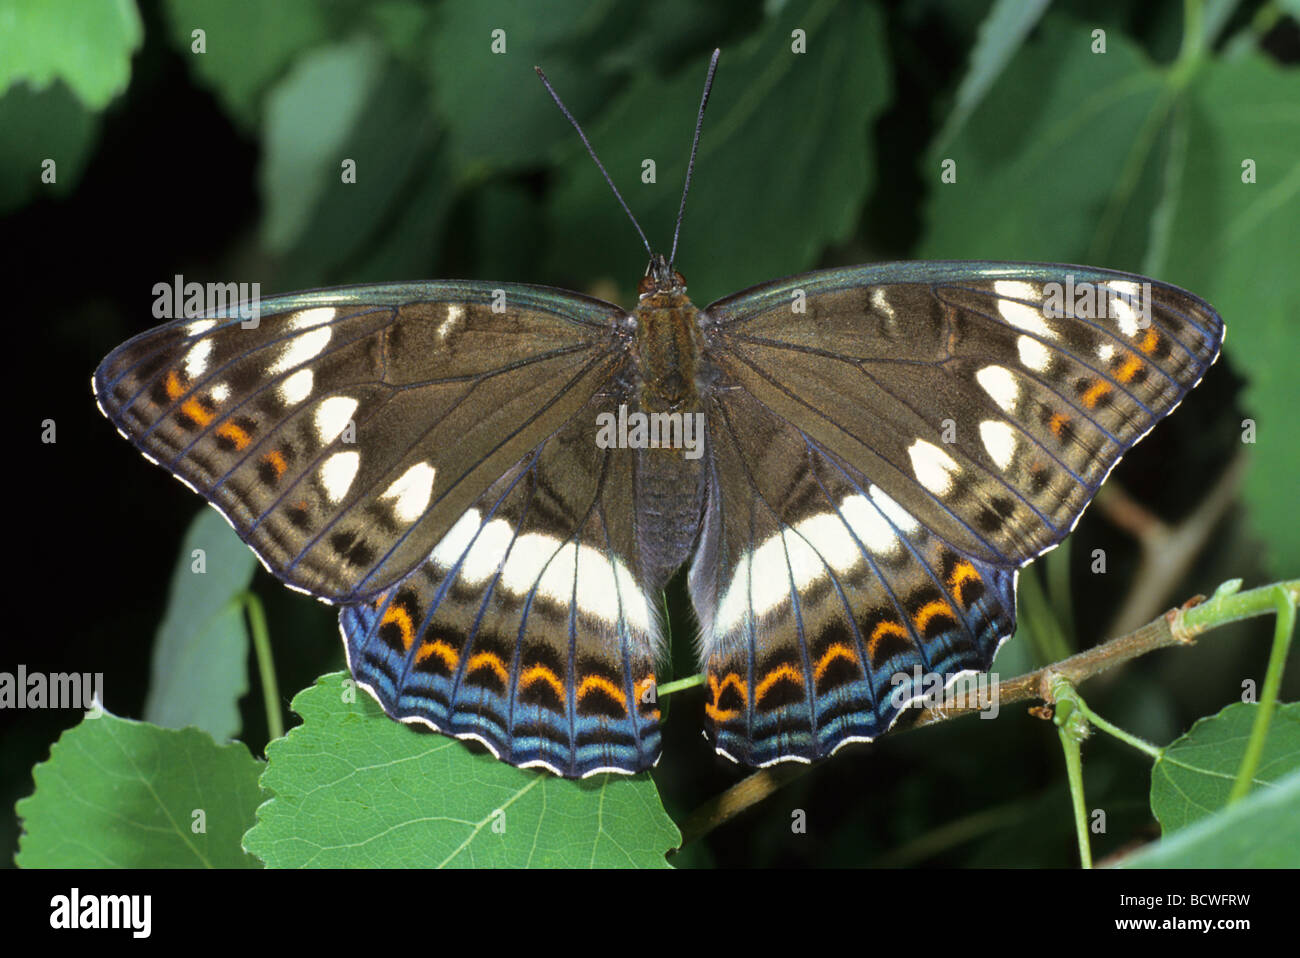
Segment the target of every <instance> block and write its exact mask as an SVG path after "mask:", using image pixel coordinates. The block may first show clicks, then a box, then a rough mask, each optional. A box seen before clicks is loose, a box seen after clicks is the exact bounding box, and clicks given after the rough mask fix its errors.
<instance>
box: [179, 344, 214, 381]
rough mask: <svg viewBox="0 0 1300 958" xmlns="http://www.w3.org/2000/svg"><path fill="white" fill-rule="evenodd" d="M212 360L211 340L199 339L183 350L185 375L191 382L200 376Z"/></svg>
mask: <svg viewBox="0 0 1300 958" xmlns="http://www.w3.org/2000/svg"><path fill="white" fill-rule="evenodd" d="M211 360H212V340H211V339H200V340H199V341H198V342H197V343H195V344H194V345H193V346H191V347H190V348H189V349H187V350H186V351H185V359H184V360H183V362H184V363H185V376H186V378H187V379H189V380H190V381H191V382H193V381H194V380H196V379H198V378H199V377H200V376H202V375H203V374H204V373H205V372H206V371H207V369H208V363H209V362H211Z"/></svg>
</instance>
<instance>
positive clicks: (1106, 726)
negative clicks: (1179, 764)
mask: <svg viewBox="0 0 1300 958" xmlns="http://www.w3.org/2000/svg"><path fill="white" fill-rule="evenodd" d="M1075 705H1076V706H1078V709H1079V711H1080V712H1082V713H1083V715H1084V717H1085V718H1087V720H1088V722H1089V723H1090V724H1092V725H1095V726H1096V727H1097V728H1099V729H1101V730H1102V731H1103V732H1105V733H1106V734H1107V735H1113V736H1114V737H1115V738H1117V739H1119V740H1120V741H1121V742H1126V743H1128V744H1129V745H1132V746H1133V747H1134V748H1135V749H1137V750H1138V751H1139V752H1146V754H1148V755H1150V756H1151V757H1152V758H1159V757H1160V756H1161V755H1163V754H1164V753H1165V750H1164V749H1162V748H1161V747H1160V746H1159V745H1152V744H1151V743H1150V742H1148V741H1147V740H1146V739H1143V738H1138V737H1137V736H1136V735H1134V734H1132V733H1131V732H1126V731H1124V730H1123V729H1122V728H1120V727H1119V726H1118V725H1111V724H1110V723H1109V722H1107V721H1106V720H1105V719H1104V718H1102V717H1101V716H1100V715H1098V714H1097V713H1096V712H1094V711H1093V710H1092V709H1090V708H1089V707H1088V703H1087V702H1085V701H1084V700H1083V699H1082V698H1081V697H1079V696H1078V695H1077V694H1076V696H1075Z"/></svg>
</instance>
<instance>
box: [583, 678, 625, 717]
mask: <svg viewBox="0 0 1300 958" xmlns="http://www.w3.org/2000/svg"><path fill="white" fill-rule="evenodd" d="M592 689H600V691H602V692H604V693H605V694H606V695H608V696H609V697H610V698H611V699H613V700H614V701H615V702H617V703H618V704H619V705H621V706H622V707H623V711H624V712H626V711H627V696H626V695H624V694H623V690H622V689H620V688H619V687H618V686H617V685H615V684H614V683H613V682H611V681H610V680H609V679H607V678H605V677H604V676H603V675H588V676H587V677H586V678H584V679H583V680H582V684H581V685H579V686H578V701H582V697H583V696H584V695H586V694H587V693H588V692H590V691H591V690H592Z"/></svg>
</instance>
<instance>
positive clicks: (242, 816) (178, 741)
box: [17, 712, 262, 868]
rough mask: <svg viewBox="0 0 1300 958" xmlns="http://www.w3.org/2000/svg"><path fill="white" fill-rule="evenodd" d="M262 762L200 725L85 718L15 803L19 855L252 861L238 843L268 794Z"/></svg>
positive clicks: (35, 863) (63, 861)
mask: <svg viewBox="0 0 1300 958" xmlns="http://www.w3.org/2000/svg"><path fill="white" fill-rule="evenodd" d="M261 766H262V763H261V762H259V761H258V760H257V759H255V758H253V756H252V755H250V754H249V753H248V748H247V747H246V746H244V745H243V744H241V743H238V742H236V743H233V744H231V745H218V744H216V743H215V742H214V741H212V739H211V737H209V736H208V735H207V734H206V733H204V732H200V731H199V730H198V729H193V728H188V729H181V730H180V731H174V730H172V729H164V728H159V727H158V726H156V725H150V724H148V723H146V722H133V721H130V720H128V719H122V718H118V717H117V716H115V715H110V714H109V713H107V712H104V713H102V714H101V715H100V716H99V717H98V718H91V717H87V718H86V719H85V720H84V721H82V722H81V724H80V725H76V726H74V727H73V728H70V729H68V730H67V731H66V732H64V733H63V735H62V736H61V737H60V738H59V740H58V741H57V742H55V743H54V745H52V746H51V747H50V757H49V760H48V761H45V762H42V763H41V764H39V765H37V766H36V767H35V768H34V769H33V770H32V778H33V779H35V781H36V791H35V792H34V793H33V794H32V795H29V796H28V797H27V798H24V799H23V800H22V801H20V802H19V803H18V806H17V812H18V816H19V817H20V818H21V819H22V822H23V834H22V837H21V838H20V839H19V848H18V857H17V862H18V864H19V865H20V866H21V867H23V868H255V867H257V862H256V861H255V860H254V859H252V858H250V857H249V856H248V855H246V854H245V853H244V852H243V851H242V850H241V848H240V847H239V841H240V837H241V836H242V835H243V834H244V832H245V830H246V829H247V828H248V826H249V825H251V824H252V822H253V818H254V813H255V811H256V809H257V805H258V803H259V802H260V801H261V793H260V791H259V790H258V787H257V776H258V774H259V773H260V772H261ZM200 813H201V814H200ZM200 826H201V827H200ZM196 829H198V830H197V831H196Z"/></svg>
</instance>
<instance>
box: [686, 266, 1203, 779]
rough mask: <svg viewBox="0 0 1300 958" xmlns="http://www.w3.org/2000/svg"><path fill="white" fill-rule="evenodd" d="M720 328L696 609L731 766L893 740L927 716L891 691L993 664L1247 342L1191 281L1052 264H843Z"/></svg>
mask: <svg viewBox="0 0 1300 958" xmlns="http://www.w3.org/2000/svg"><path fill="white" fill-rule="evenodd" d="M705 312H706V313H707V316H706V318H705V321H704V329H705V339H706V344H707V345H706V354H707V356H708V358H709V361H710V363H711V365H712V367H713V368H714V369H715V370H716V381H715V382H714V383H713V386H712V389H711V391H710V396H709V398H708V405H709V435H710V449H711V452H712V454H713V460H714V461H713V463H712V466H711V475H710V491H709V510H708V514H707V517H706V520H705V529H704V534H703V536H702V539H701V544H700V547H699V551H698V553H697V555H696V558H695V562H694V565H693V572H692V596H693V599H694V602H695V604H696V607H697V610H698V612H699V614H700V618H701V621H702V622H703V623H704V625H705V628H704V640H703V648H704V653H705V664H706V670H707V672H708V682H709V686H710V696H711V699H710V705H709V708H708V716H709V719H710V722H711V724H712V726H713V728H714V731H715V734H716V736H717V741H718V745H719V749H720V750H722V751H724V752H726V753H727V754H729V755H732V756H733V757H736V758H740V759H743V760H745V761H747V762H749V763H751V764H765V763H768V762H772V761H779V760H781V759H787V758H801V759H813V758H818V757H821V756H823V755H826V754H829V753H830V752H831V751H833V750H834V748H835V747H837V746H838V745H839V744H842V743H843V742H846V741H853V740H856V739H861V738H871V737H874V735H876V734H878V733H879V732H881V731H883V730H884V729H886V728H888V726H889V724H890V723H891V722H892V721H893V719H894V717H895V716H896V715H897V714H898V711H899V705H900V704H901V703H902V702H905V701H906V700H907V698H908V697H910V692H909V689H910V688H911V687H910V685H904V687H903V689H902V691H901V693H900V694H899V695H890V694H886V693H887V692H889V691H892V689H890V688H889V681H888V680H889V678H890V676H891V674H898V673H906V672H909V671H911V670H912V669H913V667H920V668H921V669H922V670H923V671H924V672H926V673H937V674H940V675H943V676H945V677H946V678H951V677H952V676H953V675H955V674H956V673H958V672H960V671H963V670H970V669H977V670H983V669H986V668H987V667H988V666H989V664H990V662H991V659H992V655H993V653H994V651H995V650H996V648H997V644H998V641H999V640H1000V639H1001V638H1004V637H1005V636H1006V635H1009V634H1010V632H1011V630H1012V627H1013V625H1014V608H1015V599H1014V573H1015V570H1016V569H1017V568H1018V567H1019V566H1020V565H1022V564H1024V563H1025V562H1027V561H1029V560H1030V559H1032V558H1033V557H1034V556H1036V555H1039V554H1041V553H1042V552H1043V551H1045V550H1046V549H1049V548H1051V547H1052V546H1053V545H1055V544H1057V543H1059V542H1060V541H1061V540H1062V539H1063V538H1064V537H1065V536H1066V535H1067V534H1068V533H1069V531H1070V530H1071V529H1072V528H1073V526H1074V524H1075V522H1077V520H1078V518H1079V515H1080V514H1081V513H1082V511H1083V509H1084V508H1085V507H1086V506H1087V504H1088V502H1089V501H1090V500H1091V498H1092V496H1093V495H1094V494H1095V493H1096V491H1097V488H1098V487H1099V486H1100V484H1101V482H1102V481H1103V480H1104V479H1105V477H1106V475H1107V474H1108V473H1109V472H1110V470H1111V468H1113V466H1114V465H1115V463H1116V462H1118V460H1119V458H1120V457H1121V456H1122V455H1123V454H1124V453H1125V452H1126V451H1127V450H1128V449H1129V448H1131V447H1132V446H1133V444H1134V443H1136V442H1137V441H1138V440H1139V439H1140V438H1141V437H1142V436H1143V435H1145V433H1146V432H1147V431H1148V430H1150V429H1151V427H1152V426H1153V425H1154V424H1155V423H1156V422H1157V421H1159V419H1161V418H1162V417H1163V416H1165V415H1167V414H1168V413H1169V412H1170V411H1171V410H1172V409H1173V408H1174V407H1175V406H1176V405H1177V404H1178V402H1179V401H1180V400H1181V399H1182V397H1183V396H1184V395H1185V394H1186V393H1187V391H1188V390H1189V389H1191V388H1192V387H1193V386H1195V384H1196V383H1197V382H1199V380H1200V378H1201V376H1202V375H1204V373H1205V371H1206V370H1207V369H1208V368H1209V366H1210V364H1211V363H1212V362H1213V361H1214V359H1215V358H1216V356H1217V355H1218V350H1219V344H1220V342H1221V341H1222V337H1223V324H1222V321H1221V320H1220V319H1219V317H1218V316H1217V314H1216V313H1215V312H1214V310H1213V309H1212V308H1210V307H1209V306H1208V305H1207V304H1205V303H1204V302H1202V301H1201V300H1199V299H1197V298H1196V297H1194V296H1191V295H1190V294H1188V293H1186V292H1185V291H1183V290H1180V289H1177V288H1176V287H1171V286H1167V285H1165V284H1162V283H1156V282H1153V281H1150V280H1146V279H1145V278H1144V277H1140V276H1134V275H1131V274H1125V273H1116V272H1111V271H1106V270H1095V269H1086V268H1082V267H1068V266H1052V265H1035V264H995V263H988V264H980V263H915V264H885V265H881V266H872V267H857V268H853V269H841V270H826V271H823V272H820V273H811V274H807V275H804V276H798V277H793V278H791V279H789V280H784V281H781V282H778V283H771V284H767V285H765V286H762V287H756V288H754V289H752V290H747V291H745V292H743V293H740V294H737V295H736V296H733V297H730V298H728V299H725V300H722V301H720V302H718V303H715V304H713V305H712V306H710V307H709V308H708V310H706V311H705ZM747 496H752V497H753V499H754V502H755V503H756V504H755V505H754V506H752V507H750V506H747V505H746V501H747Z"/></svg>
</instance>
